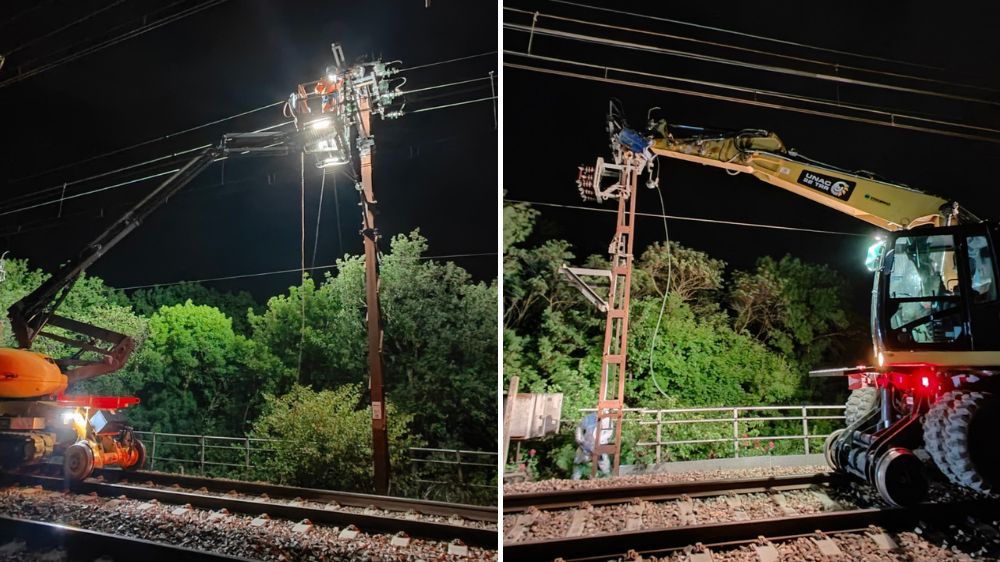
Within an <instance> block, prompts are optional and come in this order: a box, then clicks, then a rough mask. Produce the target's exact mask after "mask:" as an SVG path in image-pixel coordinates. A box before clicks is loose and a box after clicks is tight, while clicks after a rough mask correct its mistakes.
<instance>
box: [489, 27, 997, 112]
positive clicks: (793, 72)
mask: <svg viewBox="0 0 1000 562" xmlns="http://www.w3.org/2000/svg"><path fill="white" fill-rule="evenodd" d="M504 28H506V29H509V30H511V31H518V32H521V33H530V34H532V35H535V34H538V35H544V36H548V37H555V38H559V39H566V40H569V41H579V42H583V43H592V44H595V45H603V46H607V47H616V48H621V49H627V50H632V51H640V52H645V53H655V54H661V55H667V56H674V57H680V58H685V59H691V60H696V61H700V62H711V63H715V64H721V65H726V66H736V67H739V68H746V69H749V70H760V71H764V72H771V73H775V74H784V75H787V76H795V77H798V78H811V79H816V80H823V81H828V82H835V83H838V84H845V85H854V86H864V87H869V88H877V89H883V90H892V91H897V92H904V93H909V94H918V95H924V96H931V97H938V98H943V99H951V100H957V101H966V102H971V103H979V104H983V105H990V106H1000V101H993V100H987V99H982V98H974V97H971V96H964V95H959V94H949V93H945V92H937V91H934V90H927V89H922V88H913V87H908V86H897V85H893V84H885V83H882V82H873V81H871V80H859V79H855V78H847V77H844V76H837V75H833V74H822V73H818V72H810V71H805V70H798V69H794V68H788V67H784V66H776V65H772V64H759V63H751V62H746V61H739V60H735V59H727V58H725V57H716V56H710V55H702V54H698V53H692V52H690V51H682V50H679V49H668V48H665V47H657V46H655V45H645V44H642V43H633V42H630V41H621V40H617V39H609V38H606V37H596V36H594V35H586V34H582V33H571V32H568V31H561V30H557V29H549V28H544V27H537V26H534V25H532V26H528V25H521V24H512V23H504Z"/></svg>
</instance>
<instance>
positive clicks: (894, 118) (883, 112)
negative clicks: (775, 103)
mask: <svg viewBox="0 0 1000 562" xmlns="http://www.w3.org/2000/svg"><path fill="white" fill-rule="evenodd" d="M504 53H506V54H511V55H516V56H520V57H524V58H529V59H535V60H540V61H545V62H552V63H558V64H566V65H574V66H579V67H583V68H589V69H593V70H599V71H602V72H603V73H604V74H605V75H607V74H608V72H609V71H614V72H620V73H622V74H632V75H636V76H643V77H647V78H657V79H661V80H667V81H672V82H681V83H684V84H693V85H698V86H707V87H710V88H718V89H722V90H730V91H735V92H740V93H744V94H750V95H752V96H753V99H754V100H755V101H761V100H760V98H761V97H774V98H778V99H784V100H792V101H801V102H806V103H810V104H816V105H822V106H826V107H833V108H837V109H847V110H851V111H857V112H860V113H868V114H872V115H879V116H882V117H885V118H886V119H887V120H888V121H889V122H890V123H897V122H898V121H900V120H908V121H917V122H920V123H930V124H934V125H944V126H947V127H957V128H962V129H969V130H971V131H981V132H989V133H1000V129H996V128H991V127H982V126H979V125H969V124H966V123H959V122H957V121H947V120H944V119H935V118H931V117H927V116H926V115H927V114H924V115H923V116H921V115H919V114H907V113H903V112H901V111H895V110H893V109H891V108H885V107H880V106H866V105H859V104H854V103H849V102H840V101H831V100H828V99H824V98H814V97H810V96H803V95H798V94H789V93H787V92H780V91H777V90H763V89H760V88H752V87H749V86H739V85H735V84H726V83H723V82H712V81H707V80H697V79H694V78H685V77H682V76H676V75H670V74H655V73H651V72H643V71H640V70H630V69H626V68H620V67H611V66H604V65H600V64H593V63H586V62H580V61H573V60H568V59H561V58H556V57H547V56H542V55H535V54H530V53H524V52H520V51H504ZM513 65H514V63H504V66H513ZM605 77H607V76H605Z"/></svg>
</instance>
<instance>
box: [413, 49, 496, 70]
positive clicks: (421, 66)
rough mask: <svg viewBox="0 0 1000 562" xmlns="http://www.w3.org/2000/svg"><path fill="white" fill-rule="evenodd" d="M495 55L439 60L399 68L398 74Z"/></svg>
mask: <svg viewBox="0 0 1000 562" xmlns="http://www.w3.org/2000/svg"><path fill="white" fill-rule="evenodd" d="M495 54H497V52H496V51H486V52H485V53H477V54H475V55H467V56H464V57H457V58H453V59H447V60H439V61H434V62H429V63H425V64H418V65H414V66H407V67H406V68H400V69H399V71H400V72H405V71H407V70H418V69H421V68H431V67H433V66H440V65H442V64H451V63H453V62H460V61H464V60H470V59H475V58H479V57H485V56H487V55H495Z"/></svg>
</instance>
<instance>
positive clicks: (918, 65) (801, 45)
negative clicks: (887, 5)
mask: <svg viewBox="0 0 1000 562" xmlns="http://www.w3.org/2000/svg"><path fill="white" fill-rule="evenodd" d="M550 1H551V2H555V3H557V4H566V5H569V6H577V7H580V8H589V9H591V10H600V11H603V12H612V13H615V14H625V15H629V16H634V17H639V18H645V19H650V20H655V21H662V22H667V23H673V24H677V25H682V26H688V27H694V28H697V29H707V30H710V31H717V32H719V33H725V34H730V35H736V36H740V37H748V38H751V39H758V40H761V41H768V42H771V43H778V44H781V45H788V46H792V47H799V48H804V49H812V50H814V51H820V52H826V53H831V54H836V55H847V56H851V57H858V58H862V59H867V60H874V61H879V62H888V63H893V64H901V65H905V66H912V67H916V68H926V69H929V70H944V71H947V70H948V69H946V68H943V67H940V66H931V65H928V64H923V63H916V62H909V61H904V60H899V59H891V58H886V57H879V56H875V55H867V54H864V53H855V52H851V51H843V50H838V49H831V48H828V47H817V46H815V45H808V44H805V43H797V42H795V41H788V40H785V39H776V38H773V37H767V36H765V35H755V34H752V33H746V32H742V31H733V30H731V29H724V28H721V27H713V26H710V25H703V24H697V23H691V22H686V21H681V20H675V19H670V18H664V17H658V16H651V15H647V14H640V13H637V12H628V11H625V10H619V9H617V8H616V9H613V10H612V9H608V8H603V7H599V6H591V5H589V4H582V3H579V2H570V1H569V0H550Z"/></svg>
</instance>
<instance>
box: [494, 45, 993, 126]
mask: <svg viewBox="0 0 1000 562" xmlns="http://www.w3.org/2000/svg"><path fill="white" fill-rule="evenodd" d="M511 54H521V53H511ZM567 62H570V63H571V64H573V61H567ZM504 66H506V67H509V68H516V69H520V70H528V71H532V72H539V73H542V74H551V75H555V76H563V77H569V78H581V79H585V80H591V81H595V82H603V83H606V84H617V85H621V86H633V87H637V88H643V89H647V90H657V91H661V92H668V93H673V94H680V95H687V96H695V97H703V98H707V99H714V100H717V101H727V102H733V103H740V104H744V105H753V106H757V107H765V108H769V109H778V110H782V111H791V112H795V113H804V114H807V115H815V116H819V117H830V118H834V119H841V120H845V121H853V122H855V123H865V124H869V125H879V126H882V127H890V128H894V129H906V130H910V131H919V132H924V133H932V134H937V135H942V136H947V137H955V138H961V139H966V140H975V141H984V142H990V143H1000V138H991V137H987V136H983V135H975V134H971V133H961V132H958V131H947V130H942V129H935V128H932V127H922V126H919V125H912V124H908V123H899V122H896V121H895V120H891V121H888V122H887V121H880V120H878V119H870V118H866V117H857V116H851V115H841V114H838V113H833V112H829V111H821V110H818V109H809V108H803V107H794V106H789V105H784V104H779V103H774V102H764V101H759V100H753V99H745V98H739V97H733V96H726V95H722V94H711V93H708V92H699V91H697V90H687V89H683V88H675V87H671V86H658V85H655V84H647V83H644V82H636V81H631V80H620V79H616V78H604V77H600V76H592V75H587V74H580V73H578V72H569V71H564V70H554V69H549V68H542V67H537V66H530V65H524V64H516V63H509V62H505V63H504ZM582 66H594V65H588V64H586V63H583V64H582ZM602 68H604V69H606V70H616V71H620V72H623V73H630V74H637V72H635V71H630V70H625V69H617V68H616V69H612V68H610V67H602ZM643 74H644V73H643Z"/></svg>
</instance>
